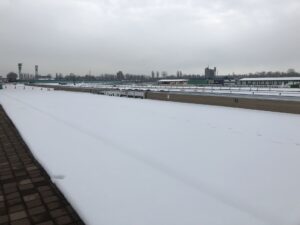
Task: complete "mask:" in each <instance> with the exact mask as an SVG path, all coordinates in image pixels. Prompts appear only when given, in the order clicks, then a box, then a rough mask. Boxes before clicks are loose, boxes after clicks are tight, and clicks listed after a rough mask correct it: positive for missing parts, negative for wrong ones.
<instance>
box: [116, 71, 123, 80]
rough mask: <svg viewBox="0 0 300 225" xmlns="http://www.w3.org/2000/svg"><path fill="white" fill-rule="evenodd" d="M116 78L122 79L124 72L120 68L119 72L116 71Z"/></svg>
mask: <svg viewBox="0 0 300 225" xmlns="http://www.w3.org/2000/svg"><path fill="white" fill-rule="evenodd" d="M117 79H118V80H124V74H123V72H122V71H121V70H120V71H119V72H117Z"/></svg>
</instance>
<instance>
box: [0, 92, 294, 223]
mask: <svg viewBox="0 0 300 225" xmlns="http://www.w3.org/2000/svg"><path fill="white" fill-rule="evenodd" d="M0 103H1V104H2V105H3V107H4V109H5V110H6V112H7V113H8V114H9V116H10V117H11V119H12V120H13V121H14V123H15V125H16V126H17V128H18V129H19V131H20V132H21V134H22V136H23V138H24V140H25V141H26V143H27V144H28V145H29V147H30V149H31V150H32V152H33V153H34V155H35V156H36V157H37V159H38V160H39V161H40V162H41V164H42V165H43V166H44V167H45V169H46V170H47V171H48V173H49V175H50V176H51V177H52V178H53V180H54V182H56V184H57V185H58V186H59V188H60V189H61V190H62V192H63V193H64V194H65V195H66V197H67V198H68V199H69V201H70V202H71V204H72V205H73V206H74V207H75V209H76V210H77V211H78V212H79V214H80V215H81V216H82V218H83V219H84V220H85V221H86V223H87V224H95V225H97V224H105V225H117V224H122V225H153V224H155V225H176V224H178V225H182V224H185V225H199V224H205V225H241V224H243V225H248V224H249V225H253V224H255V225H259V224H270V225H277V224H278V225H279V224H282V225H289V224H299V222H300V194H299V190H300V179H299V177H300V163H299V161H300V133H299V127H300V116H298V115H293V114H284V113H273V112H264V111H255V110H246V109H235V108H225V107H218V106H207V105H196V104H184V103H173V102H161V101H153V100H141V99H127V98H116V97H108V96H99V95H91V94H85V93H71V92H63V91H47V90H45V89H44V90H41V89H40V88H34V89H32V88H26V89H25V90H24V89H23V88H22V87H17V88H16V89H14V87H8V88H7V89H4V90H1V91H0Z"/></svg>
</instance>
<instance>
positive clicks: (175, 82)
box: [158, 79, 188, 86]
mask: <svg viewBox="0 0 300 225" xmlns="http://www.w3.org/2000/svg"><path fill="white" fill-rule="evenodd" d="M187 83H188V80H187V79H163V80H159V81H158V84H159V85H168V86H172V85H174V86H177V85H187Z"/></svg>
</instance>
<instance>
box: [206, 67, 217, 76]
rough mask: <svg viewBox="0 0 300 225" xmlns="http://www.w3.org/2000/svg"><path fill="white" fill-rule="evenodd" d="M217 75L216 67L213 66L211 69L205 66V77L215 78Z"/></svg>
mask: <svg viewBox="0 0 300 225" xmlns="http://www.w3.org/2000/svg"><path fill="white" fill-rule="evenodd" d="M216 75H217V68H216V67H214V68H213V69H210V68H209V66H208V67H206V68H205V78H207V79H211V78H215V76H216Z"/></svg>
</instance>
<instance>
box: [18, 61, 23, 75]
mask: <svg viewBox="0 0 300 225" xmlns="http://www.w3.org/2000/svg"><path fill="white" fill-rule="evenodd" d="M18 71H19V79H22V63H18Z"/></svg>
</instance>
